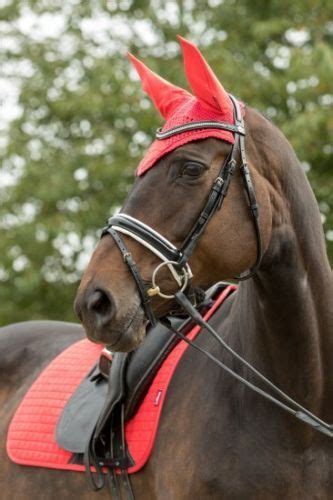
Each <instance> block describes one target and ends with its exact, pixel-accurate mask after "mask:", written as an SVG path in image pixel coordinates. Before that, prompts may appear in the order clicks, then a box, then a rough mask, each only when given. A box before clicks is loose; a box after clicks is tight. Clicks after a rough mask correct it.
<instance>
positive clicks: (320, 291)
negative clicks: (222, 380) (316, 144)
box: [234, 144, 333, 421]
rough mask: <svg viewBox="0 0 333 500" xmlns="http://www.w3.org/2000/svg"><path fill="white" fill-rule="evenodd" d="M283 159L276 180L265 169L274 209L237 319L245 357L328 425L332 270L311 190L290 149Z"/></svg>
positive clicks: (239, 301)
mask: <svg viewBox="0 0 333 500" xmlns="http://www.w3.org/2000/svg"><path fill="white" fill-rule="evenodd" d="M284 154H285V157H284V158H280V166H279V167H277V168H279V171H280V175H278V176H276V175H275V176H274V174H273V172H272V170H271V171H270V172H267V177H268V179H269V182H270V184H271V197H272V206H273V207H274V208H275V210H273V226H272V235H271V239H270V243H269V246H268V249H267V251H266V252H265V255H264V259H263V262H262V265H261V268H260V270H259V272H258V274H257V276H256V277H255V278H254V279H252V280H250V281H249V282H244V283H242V284H241V285H240V286H239V293H238V299H237V301H236V303H235V308H234V320H235V322H236V323H237V325H238V338H240V345H241V346H243V353H244V356H245V357H246V358H247V359H249V360H251V361H252V362H253V363H254V364H255V366H256V367H258V368H259V369H261V370H262V371H263V372H264V373H265V374H266V375H268V376H269V377H270V378H271V379H272V381H273V382H274V383H276V384H277V385H278V386H279V387H280V388H281V389H282V390H284V391H286V392H287V393H288V394H289V395H291V396H292V397H294V398H295V399H296V400H298V401H299V402H300V403H301V404H303V405H305V406H306V407H307V408H308V409H310V410H312V411H313V412H315V413H317V414H319V415H322V417H323V418H327V419H329V420H331V421H333V413H332V407H333V405H332V404H331V402H330V394H332V389H333V371H332V370H331V364H332V356H333V335H332V334H333V314H332V298H333V285H332V272H331V269H330V265H329V262H328V258H327V255H326V250H325V241H324V236H323V230H322V224H321V219H320V213H319V209H318V206H317V203H316V200H315V198H314V195H313V193H312V190H311V188H310V186H309V183H308V181H307V179H306V177H305V175H304V174H303V172H302V171H301V168H300V167H299V164H298V162H297V159H296V157H295V155H294V154H293V152H292V150H291V148H290V146H289V145H288V144H287V148H286V152H285V153H284ZM267 164H268V165H269V163H267ZM271 166H272V165H270V167H271ZM275 174H276V172H275ZM277 179H279V180H278V181H277Z"/></svg>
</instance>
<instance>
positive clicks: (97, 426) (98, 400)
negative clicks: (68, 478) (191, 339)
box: [56, 282, 229, 468]
mask: <svg viewBox="0 0 333 500" xmlns="http://www.w3.org/2000/svg"><path fill="white" fill-rule="evenodd" d="M228 285H229V284H228V283H223V282H221V283H217V284H216V285H214V286H213V287H212V288H210V289H209V290H208V291H207V292H205V296H204V300H203V302H202V303H201V305H200V307H199V310H200V312H201V314H204V313H205V312H206V310H208V309H209V308H210V307H211V305H212V304H213V303H214V299H215V298H216V297H217V296H218V295H219V294H220V293H221V291H222V290H223V289H224V288H226V287H227V286H228ZM167 319H168V321H170V322H171V324H172V326H173V327H175V328H177V329H178V330H180V331H181V333H182V334H186V333H188V332H189V331H190V330H191V329H192V328H193V326H194V323H193V322H192V321H191V319H190V318H189V317H187V316H169V317H168V318H167ZM179 341H180V339H179V337H178V336H177V335H176V334H175V333H173V332H172V331H171V330H170V329H169V328H168V327H167V326H164V325H162V324H158V325H157V326H155V327H151V328H149V329H148V331H147V335H146V338H145V340H144V342H143V343H142V345H141V346H140V347H139V348H138V349H137V350H136V351H134V352H132V353H114V354H112V353H110V352H109V351H108V350H107V349H104V350H103V351H102V355H101V358H100V360H99V363H97V364H96V366H94V367H93V368H92V369H91V371H90V372H89V373H88V374H87V376H86V378H85V379H84V380H83V382H82V383H81V385H80V386H79V387H78V388H77V390H76V391H75V393H74V394H73V395H72V397H71V398H70V400H69V401H68V403H67V405H66V406H65V408H64V410H63V412H62V415H61V417H60V419H59V422H58V425H57V429H56V440H57V443H58V444H59V446H60V447H61V448H64V449H66V450H68V451H71V452H72V453H74V461H75V462H77V463H82V461H83V455H84V454H85V453H87V449H89V446H92V447H93V451H94V454H95V455H97V456H98V459H99V463H103V465H108V466H109V467H118V466H119V465H120V466H121V468H127V467H129V466H131V465H133V460H132V459H131V457H130V456H129V454H128V452H127V453H125V450H124V443H121V442H118V443H115V449H117V448H120V449H121V450H122V453H121V457H119V453H118V454H117V453H113V456H112V457H110V456H109V454H108V450H106V449H105V448H104V447H103V446H102V444H101V443H105V442H109V440H110V428H111V427H115V428H121V427H122V426H123V423H124V421H126V420H128V419H130V418H131V417H132V416H133V415H134V414H135V412H136V411H137V409H138V408H139V406H140V402H141V401H142V399H143V397H144V396H145V394H146V392H147V390H148V387H149V385H150V383H151V382H152V379H153V377H154V375H155V374H156V372H157V371H158V369H159V367H160V366H161V364H162V362H163V361H164V359H165V358H166V357H167V356H168V354H169V353H170V352H171V351H172V349H173V348H174V347H175V345H176V344H177V343H178V342H179ZM118 441H119V439H118Z"/></svg>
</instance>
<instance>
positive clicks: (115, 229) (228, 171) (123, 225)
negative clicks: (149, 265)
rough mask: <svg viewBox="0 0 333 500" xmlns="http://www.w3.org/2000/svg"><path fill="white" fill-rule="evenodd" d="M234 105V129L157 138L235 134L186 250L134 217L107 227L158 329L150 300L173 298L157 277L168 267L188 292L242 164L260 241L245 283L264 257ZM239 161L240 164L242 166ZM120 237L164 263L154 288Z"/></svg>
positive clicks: (201, 125)
mask: <svg viewBox="0 0 333 500" xmlns="http://www.w3.org/2000/svg"><path fill="white" fill-rule="evenodd" d="M230 99H231V102H232V104H233V108H234V122H235V123H234V125H233V124H230V123H225V122H214V121H201V122H189V123H187V124H185V125H181V126H179V127H175V128H173V129H169V130H167V131H165V132H162V131H161V130H160V129H159V130H158V131H157V134H156V137H157V139H158V140H163V139H165V138H169V137H172V136H174V135H178V134H181V133H183V132H187V131H189V130H198V129H207V128H215V129H222V130H227V131H229V132H232V133H233V134H234V137H235V140H234V144H233V146H232V148H231V151H230V153H229V155H228V157H227V159H226V160H225V162H224V163H223V165H222V166H221V168H220V171H219V174H218V176H217V178H216V179H215V181H214V182H213V185H212V187H211V189H210V191H209V194H208V197H207V201H206V203H205V205H204V207H203V209H202V211H201V213H200V216H199V217H198V219H197V220H196V222H195V224H194V226H193V227H192V229H191V231H190V232H189V234H188V236H187V237H186V239H185V241H184V243H183V245H182V247H181V248H180V249H178V248H176V247H175V246H174V245H173V244H172V243H171V242H170V241H168V240H167V239H166V238H165V237H164V236H162V235H161V234H159V233H158V232H157V231H155V230H154V229H152V228H151V227H150V226H148V225H147V224H144V223H143V222H141V221H140V220H138V219H136V218H134V217H131V216H130V215H128V214H124V213H119V214H117V215H115V216H113V217H111V218H110V219H109V220H108V224H107V226H106V227H105V228H104V229H103V230H102V236H104V235H106V234H110V235H111V236H112V238H113V239H114V241H115V243H116V244H117V246H118V248H119V250H120V252H121V254H122V256H123V258H124V261H125V262H126V264H127V266H128V268H129V270H130V272H131V274H132V276H133V278H134V280H135V282H136V285H137V288H138V292H139V295H140V299H141V303H142V307H143V309H144V311H145V314H146V317H147V319H148V320H149V321H150V322H151V323H152V324H153V325H154V324H155V323H156V319H155V317H154V314H153V311H152V309H151V307H150V297H151V296H153V295H160V296H161V297H164V298H172V297H173V296H172V295H165V294H163V293H162V292H161V290H160V289H159V287H158V286H157V285H156V275H157V272H158V271H159V269H160V268H161V267H163V266H168V268H169V270H170V272H171V274H172V275H173V277H174V279H175V280H176V282H177V284H178V286H179V288H180V290H181V291H184V290H185V288H186V287H187V285H188V284H189V282H190V280H191V278H192V272H191V269H190V266H189V264H188V261H189V258H190V257H191V255H192V253H193V251H194V249H195V247H196V245H197V243H198V241H199V239H200V237H201V236H202V234H203V232H204V231H205V229H206V227H207V225H208V223H209V221H210V220H211V218H212V216H213V215H214V214H215V212H216V211H217V210H220V209H221V208H222V205H223V201H224V199H225V197H226V196H227V193H228V189H229V185H230V181H231V178H232V175H233V173H234V171H235V169H236V167H237V165H238V164H239V168H240V172H241V174H242V178H243V182H244V188H245V193H246V196H247V199H248V204H249V209H250V213H251V217H252V220H253V225H254V230H255V233H256V238H257V259H256V262H255V264H254V266H253V267H252V269H251V270H250V271H249V272H248V273H247V274H246V275H244V276H240V277H238V278H237V279H239V280H245V279H249V278H251V277H252V276H253V275H254V274H255V273H256V271H257V269H258V267H259V265H260V262H261V257H262V245H261V236H260V228H259V221H258V218H259V212H258V205H257V200H256V195H255V191H254V187H253V184H252V180H251V176H250V171H249V167H248V164H247V161H246V154H245V125H244V120H243V116H242V110H241V106H240V104H239V102H238V101H237V99H235V98H234V97H233V96H232V95H230ZM238 158H239V159H240V162H239V163H238ZM119 233H122V234H126V235H127V236H130V237H131V238H133V239H135V240H136V241H138V242H139V243H140V244H142V245H143V246H145V247H146V248H148V249H149V250H150V251H152V252H153V253H154V254H155V255H157V256H158V257H159V258H160V259H161V261H162V263H161V264H160V265H159V266H158V267H157V268H156V269H155V271H154V273H153V277H152V284H153V286H152V287H150V288H149V287H146V286H145V284H144V283H143V280H142V279H141V277H140V273H139V271H138V268H137V266H136V264H135V262H134V260H133V258H132V256H131V253H130V252H129V251H128V250H127V248H126V245H125V243H124V241H123V239H122V237H121V236H120V234H119Z"/></svg>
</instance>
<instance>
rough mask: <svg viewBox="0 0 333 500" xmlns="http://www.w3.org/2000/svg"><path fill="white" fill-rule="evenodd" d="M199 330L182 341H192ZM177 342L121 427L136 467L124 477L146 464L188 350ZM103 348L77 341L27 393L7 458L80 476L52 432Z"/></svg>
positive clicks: (10, 436)
mask: <svg viewBox="0 0 333 500" xmlns="http://www.w3.org/2000/svg"><path fill="white" fill-rule="evenodd" d="M235 288H236V287H235V286H233V285H230V286H229V287H227V288H225V289H224V290H223V291H222V293H221V294H220V296H219V297H218V298H217V299H216V301H215V303H214V305H213V306H212V308H211V309H209V311H207V313H206V314H205V316H204V318H205V319H209V318H210V317H211V316H212V315H213V314H214V312H215V311H216V309H218V307H219V306H220V305H221V304H222V302H223V301H224V300H225V298H226V297H227V296H228V295H229V294H230V293H231V291H233V290H234V289H235ZM199 332H200V327H199V326H196V327H194V328H193V329H192V330H191V331H190V332H189V333H188V335H187V337H188V338H189V339H191V340H194V339H195V338H196V336H197V335H198V333H199ZM188 347H189V346H188V344H186V343H185V342H183V341H181V342H180V343H179V344H177V345H176V347H175V348H174V349H173V350H172V351H171V352H170V354H169V355H168V357H167V358H166V359H165V360H164V362H163V364H162V365H161V367H160V369H159V371H158V372H157V374H156V375H155V377H154V379H153V382H152V384H151V386H150V388H149V389H148V391H147V393H146V395H145V397H144V399H143V401H142V403H141V405H140V407H139V409H138V411H137V412H136V414H135V415H134V416H133V418H132V419H131V420H129V421H128V422H127V423H126V426H125V433H126V441H127V444H128V448H129V452H130V454H131V456H132V458H133V460H134V463H135V465H134V466H132V467H131V468H129V470H128V472H129V473H134V472H137V471H139V470H140V469H141V468H142V467H143V466H144V465H145V463H146V462H147V460H148V458H149V456H150V454H151V451H152V448H153V444H154V441H155V437H156V433H157V429H158V423H159V419H160V416H161V412H162V408H163V403H164V401H165V397H166V394H167V389H168V386H169V383H170V381H171V379H172V376H173V374H174V372H175V370H176V368H177V365H178V363H179V361H180V359H181V357H182V356H183V354H184V352H185V351H186V349H187V348H188ZM101 349H102V347H101V346H98V345H96V344H93V343H92V342H90V341H89V340H87V339H85V340H80V341H79V342H76V343H75V344H73V345H72V346H70V347H68V348H67V349H66V350H65V351H63V352H62V353H61V354H59V355H58V356H57V357H56V358H55V359H54V360H53V361H52V362H51V363H50V364H49V365H48V366H47V368H46V369H45V370H44V371H43V372H42V373H41V374H40V375H39V377H38V379H37V380H36V381H35V382H34V383H33V385H32V386H31V387H30V389H29V391H28V393H27V394H26V395H25V397H24V399H23V400H22V402H21V404H20V406H19V407H18V409H17V410H16V413H15V415H14V417H13V419H12V421H11V424H10V426H9V430H8V436H7V453H8V456H9V457H10V459H11V460H12V461H13V462H15V463H17V464H20V465H29V466H34V467H47V468H52V469H64V470H72V471H84V470H85V469H84V466H83V465H79V464H75V463H72V461H73V454H72V453H71V452H69V451H66V450H64V449H61V448H60V447H59V446H58V444H57V443H56V440H55V430H56V426H57V423H58V420H59V417H60V415H61V412H62V410H63V408H64V407H65V405H66V403H67V401H68V400H69V398H70V397H71V395H72V394H73V393H74V391H75V390H76V389H77V387H78V386H79V384H80V383H81V381H82V380H83V379H84V377H85V376H86V375H87V373H88V372H89V370H90V369H91V368H92V367H93V366H94V364H95V363H96V362H97V361H98V358H99V355H100V352H101Z"/></svg>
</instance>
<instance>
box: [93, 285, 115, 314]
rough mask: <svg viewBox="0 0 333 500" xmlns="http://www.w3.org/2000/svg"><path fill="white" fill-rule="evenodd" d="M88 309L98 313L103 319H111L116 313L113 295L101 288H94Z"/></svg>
mask: <svg viewBox="0 0 333 500" xmlns="http://www.w3.org/2000/svg"><path fill="white" fill-rule="evenodd" d="M87 309H88V311H90V312H92V313H94V314H98V315H99V316H101V317H102V318H103V319H105V318H107V319H108V320H110V319H111V318H112V317H113V315H114V313H115V307H114V302H113V299H112V297H111V296H110V295H109V294H108V293H107V292H105V291H103V290H101V289H97V290H94V291H93V292H92V293H91V294H90V295H89V297H88V299H87Z"/></svg>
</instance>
